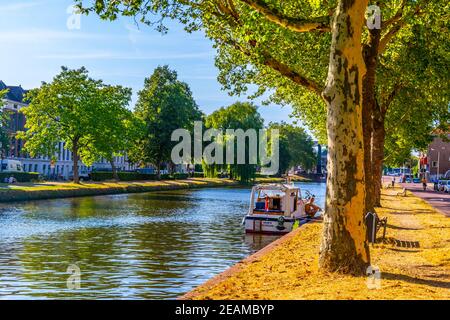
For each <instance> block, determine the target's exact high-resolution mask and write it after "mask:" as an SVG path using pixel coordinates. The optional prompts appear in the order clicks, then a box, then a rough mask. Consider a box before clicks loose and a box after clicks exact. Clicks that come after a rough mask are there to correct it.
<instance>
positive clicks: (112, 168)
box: [109, 157, 119, 181]
mask: <svg viewBox="0 0 450 320" xmlns="http://www.w3.org/2000/svg"><path fill="white" fill-rule="evenodd" d="M109 163H110V164H111V170H112V176H113V179H114V180H116V181H118V180H119V175H118V174H117V167H116V163H115V162H114V157H112V158H111V160H109Z"/></svg>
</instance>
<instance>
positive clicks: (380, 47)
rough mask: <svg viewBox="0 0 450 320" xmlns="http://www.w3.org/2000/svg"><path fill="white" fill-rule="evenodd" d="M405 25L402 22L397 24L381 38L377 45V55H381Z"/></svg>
mask: <svg viewBox="0 0 450 320" xmlns="http://www.w3.org/2000/svg"><path fill="white" fill-rule="evenodd" d="M404 25H405V23H404V22H403V21H399V22H397V24H396V25H394V26H393V27H392V28H391V29H390V30H389V31H388V33H386V34H385V35H384V37H383V38H381V40H380V44H379V45H378V54H379V55H380V54H383V53H384V51H385V50H386V48H387V46H388V44H389V42H391V40H392V39H393V38H394V37H395V36H396V35H397V33H398V32H399V31H400V29H401V28H402V27H403V26H404Z"/></svg>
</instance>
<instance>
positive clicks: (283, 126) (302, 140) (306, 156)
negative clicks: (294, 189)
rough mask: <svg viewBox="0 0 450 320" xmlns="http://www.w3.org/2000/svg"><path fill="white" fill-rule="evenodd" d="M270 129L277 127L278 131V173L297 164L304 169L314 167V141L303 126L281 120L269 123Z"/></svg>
mask: <svg viewBox="0 0 450 320" xmlns="http://www.w3.org/2000/svg"><path fill="white" fill-rule="evenodd" d="M271 129H278V130H279V133H280V173H283V172H286V171H287V170H289V168H292V167H294V166H298V165H300V166H301V167H302V168H303V169H305V170H309V169H312V168H314V165H315V163H316V155H315V153H314V150H313V146H314V142H313V141H312V139H311V137H310V136H309V135H308V134H307V133H306V131H305V130H304V129H303V128H301V127H297V126H294V125H291V124H287V123H285V122H281V123H270V124H269V130H271Z"/></svg>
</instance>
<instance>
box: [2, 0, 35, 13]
mask: <svg viewBox="0 0 450 320" xmlns="http://www.w3.org/2000/svg"><path fill="white" fill-rule="evenodd" d="M41 4H43V1H27V2H16V3H8V4H2V5H0V13H6V12H16V11H22V10H26V9H29V8H33V7H36V6H39V5H41Z"/></svg>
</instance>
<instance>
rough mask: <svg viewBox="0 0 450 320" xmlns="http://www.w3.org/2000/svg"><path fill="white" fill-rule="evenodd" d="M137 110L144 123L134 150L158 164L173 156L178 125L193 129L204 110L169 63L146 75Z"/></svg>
mask: <svg viewBox="0 0 450 320" xmlns="http://www.w3.org/2000/svg"><path fill="white" fill-rule="evenodd" d="M138 96H139V97H138V101H137V103H136V108H135V114H136V117H137V118H138V119H139V120H140V121H141V123H142V130H141V134H140V138H139V140H138V142H137V147H136V148H134V150H133V152H134V154H135V156H133V158H135V159H136V160H137V159H139V160H140V162H143V163H152V164H154V165H156V166H157V168H158V174H159V169H160V166H161V164H162V162H167V163H168V162H169V161H170V160H171V151H172V148H173V147H174V146H175V144H176V142H172V141H171V135H172V132H173V131H174V130H176V129H187V130H189V131H192V130H193V127H194V121H196V120H200V119H201V115H202V114H201V112H200V110H199V109H198V106H197V103H196V102H195V100H194V98H193V97H192V92H191V90H190V88H189V86H188V85H187V84H186V83H184V82H181V81H179V80H178V78H177V73H176V72H175V71H173V70H170V69H169V67H168V66H160V67H157V68H156V69H155V70H154V72H153V74H152V75H151V76H150V77H149V78H147V79H145V83H144V88H143V89H142V90H141V91H139V94H138Z"/></svg>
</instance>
